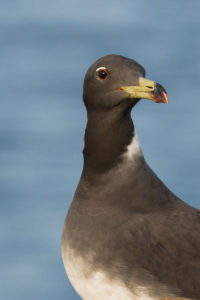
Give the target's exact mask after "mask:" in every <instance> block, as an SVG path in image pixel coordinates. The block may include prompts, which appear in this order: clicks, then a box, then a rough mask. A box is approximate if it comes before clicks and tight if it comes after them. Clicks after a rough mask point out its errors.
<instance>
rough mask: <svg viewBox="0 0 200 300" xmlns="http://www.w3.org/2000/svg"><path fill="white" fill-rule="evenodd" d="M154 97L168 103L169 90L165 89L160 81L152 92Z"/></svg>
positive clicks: (155, 99) (158, 100)
mask: <svg viewBox="0 0 200 300" xmlns="http://www.w3.org/2000/svg"><path fill="white" fill-rule="evenodd" d="M152 98H153V99H154V101H155V102H157V103H159V102H162V103H168V95H167V92H166V91H165V89H164V87H163V86H162V85H161V84H159V83H156V84H155V89H154V91H153V92H152Z"/></svg>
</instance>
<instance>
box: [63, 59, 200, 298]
mask: <svg viewBox="0 0 200 300" xmlns="http://www.w3.org/2000/svg"><path fill="white" fill-rule="evenodd" d="M144 77H145V70H144V68H143V67H142V66H141V65H140V64H138V63H137V62H136V61H134V60H132V59H129V58H126V57H123V56H120V55H108V56H105V57H102V58H100V59H99V60H97V61H96V62H95V63H94V64H93V65H92V66H91V67H90V68H89V69H88V71H87V73H86V76H85V80H84V89H83V100H84V103H85V106H86V109H87V116H88V120H87V126H86V131H85V146H84V150H83V155H84V165H83V171H82V174H81V178H80V182H79V184H78V187H77V189H76V192H75V195H74V198H73V201H72V203H71V206H70V208H69V211H68V214H67V217H66V220H65V223H64V228H63V234H62V258H63V262H64V266H65V269H66V272H67V275H68V277H69V280H70V281H71V283H72V285H73V286H74V288H75V290H76V291H77V293H78V294H79V295H80V297H82V298H83V299H84V300H102V299H105V300H111V299H112V300H130V299H135V300H139V299H143V300H144V299H146V300H150V299H184V298H185V299H200V211H199V210H197V209H195V208H193V207H191V206H190V205H188V204H186V203H185V202H183V201H182V200H181V199H179V198H178V197H176V196H175V195H174V194H173V193H172V192H171V191H170V190H169V189H168V188H167V187H166V186H165V184H164V183H163V182H162V181H161V180H160V179H159V178H158V177H157V175H156V174H155V173H154V172H153V171H152V169H151V168H150V167H149V166H148V164H147V163H146V161H145V159H144V156H143V153H142V150H141V147H140V144H139V142H138V138H137V136H136V133H135V127H134V124H133V121H132V119H131V109H132V108H134V106H135V104H136V103H137V102H138V101H139V100H140V99H141V98H144V99H150V100H153V101H154V102H157V103H158V102H161V103H168V97H167V93H166V91H165V90H164V88H163V87H162V86H161V85H160V84H158V83H155V82H153V81H151V80H147V79H145V78H144Z"/></svg>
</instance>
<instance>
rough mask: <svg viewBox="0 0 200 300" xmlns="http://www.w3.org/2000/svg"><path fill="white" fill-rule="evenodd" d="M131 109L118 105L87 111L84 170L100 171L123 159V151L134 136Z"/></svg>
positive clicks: (89, 171) (90, 171) (106, 169)
mask: <svg viewBox="0 0 200 300" xmlns="http://www.w3.org/2000/svg"><path fill="white" fill-rule="evenodd" d="M134 134H135V132H134V125H133V122H132V119H131V115H130V109H129V110H127V111H126V112H124V111H123V112H121V111H120V110H119V109H118V108H116V109H112V111H111V110H102V111H98V112H93V111H92V112H91V111H90V112H88V122H87V126H86V131H85V146H84V150H83V155H84V168H83V174H84V173H86V172H85V171H87V174H88V173H90V174H91V173H94V172H98V173H102V172H106V171H108V170H109V169H111V168H113V167H114V166H115V165H116V164H117V163H119V162H120V161H121V160H122V156H123V155H122V154H123V153H124V152H125V151H126V148H127V146H128V145H129V144H130V143H131V140H132V138H133V136H134Z"/></svg>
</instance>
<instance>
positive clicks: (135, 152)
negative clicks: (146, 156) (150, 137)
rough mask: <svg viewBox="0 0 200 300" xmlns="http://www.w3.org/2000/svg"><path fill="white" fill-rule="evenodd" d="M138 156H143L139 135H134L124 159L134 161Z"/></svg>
mask: <svg viewBox="0 0 200 300" xmlns="http://www.w3.org/2000/svg"><path fill="white" fill-rule="evenodd" d="M138 156H143V153H142V149H141V147H140V142H139V139H138V136H137V134H134V136H133V138H132V141H131V143H130V144H129V145H128V146H127V148H126V152H125V153H124V158H126V159H128V160H131V161H134V160H135V159H136V158H137V157H138Z"/></svg>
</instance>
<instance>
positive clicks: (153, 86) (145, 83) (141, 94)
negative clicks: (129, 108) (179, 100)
mask: <svg viewBox="0 0 200 300" xmlns="http://www.w3.org/2000/svg"><path fill="white" fill-rule="evenodd" d="M118 90H121V91H124V92H126V93H127V94H128V95H129V98H137V99H138V98H144V99H150V100H152V101H154V102H156V103H159V102H161V103H168V96H167V92H166V91H165V89H164V88H163V87H162V85H160V84H159V83H156V82H154V81H151V80H148V79H146V78H143V77H139V82H138V85H133V86H122V87H120V88H118Z"/></svg>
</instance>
